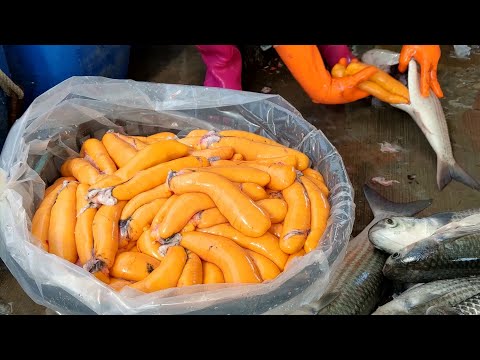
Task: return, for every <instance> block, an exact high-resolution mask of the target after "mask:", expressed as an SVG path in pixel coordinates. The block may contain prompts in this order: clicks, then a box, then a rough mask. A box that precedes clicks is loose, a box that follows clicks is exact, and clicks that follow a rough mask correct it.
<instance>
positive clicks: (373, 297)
mask: <svg viewBox="0 0 480 360" xmlns="http://www.w3.org/2000/svg"><path fill="white" fill-rule="evenodd" d="M363 190H364V193H365V196H366V199H367V201H368V203H369V205H370V208H371V209H372V211H373V214H374V219H373V220H372V221H371V222H370V224H368V225H367V227H366V228H365V229H364V230H363V231H362V232H361V233H360V234H358V235H357V236H356V237H355V238H353V239H352V240H350V242H349V244H348V247H347V252H346V255H345V258H344V260H343V262H342V263H341V264H340V265H339V266H338V267H337V269H336V270H335V271H334V273H333V275H332V277H331V280H330V285H329V287H328V289H327V291H326V293H325V295H324V296H322V298H320V299H319V300H318V301H316V302H313V303H311V304H309V305H307V306H304V307H302V308H301V309H299V310H298V311H296V312H295V313H294V314H319V315H367V314H370V313H371V312H372V311H373V310H374V309H375V308H376V306H377V304H378V302H379V300H380V298H381V295H382V292H383V290H384V286H383V285H384V283H385V278H384V276H383V274H382V268H383V265H384V263H385V260H386V258H387V256H386V254H384V253H383V252H381V251H378V250H377V249H375V248H374V247H373V245H372V244H371V243H370V242H369V241H368V231H369V229H370V227H371V226H373V225H374V224H375V223H377V222H378V221H380V220H381V219H384V218H386V217H390V216H393V215H414V214H416V213H418V212H420V211H422V210H423V209H425V208H426V207H428V206H429V205H430V204H431V200H420V201H414V202H410V203H393V202H391V201H389V200H387V199H385V198H383V197H382V196H380V195H379V194H378V193H376V192H375V191H374V190H373V189H371V188H370V187H369V186H367V185H365V186H364V189H363Z"/></svg>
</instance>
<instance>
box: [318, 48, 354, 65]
mask: <svg viewBox="0 0 480 360" xmlns="http://www.w3.org/2000/svg"><path fill="white" fill-rule="evenodd" d="M318 48H319V49H320V53H321V54H322V57H323V59H324V61H325V62H326V63H327V64H328V66H330V68H332V67H333V66H334V65H335V64H337V63H338V62H339V61H340V59H341V58H345V59H347V64H350V61H352V59H355V56H354V55H353V54H352V52H351V51H350V49H349V48H348V46H347V45H318Z"/></svg>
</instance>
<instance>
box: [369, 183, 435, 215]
mask: <svg viewBox="0 0 480 360" xmlns="http://www.w3.org/2000/svg"><path fill="white" fill-rule="evenodd" d="M363 192H364V193H365V198H366V199H367V201H368V205H370V208H371V209H372V212H373V215H374V216H375V217H379V216H385V217H387V216H413V215H415V214H417V213H419V212H420V211H422V210H424V209H426V208H427V207H429V206H430V205H431V204H432V200H431V199H428V200H418V201H412V202H409V203H395V202H392V201H390V200H387V199H385V198H384V197H383V196H381V195H380V194H379V193H377V192H376V191H375V190H373V189H372V188H371V187H370V186H368V185H366V184H365V185H364V186H363Z"/></svg>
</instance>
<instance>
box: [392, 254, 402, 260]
mask: <svg viewBox="0 0 480 360" xmlns="http://www.w3.org/2000/svg"><path fill="white" fill-rule="evenodd" d="M399 257H400V253H399V252H396V253H394V254H393V255H392V259H398V258H399Z"/></svg>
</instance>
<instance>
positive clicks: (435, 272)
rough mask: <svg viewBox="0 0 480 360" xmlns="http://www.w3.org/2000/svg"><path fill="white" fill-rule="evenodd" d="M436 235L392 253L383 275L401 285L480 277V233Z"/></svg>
mask: <svg viewBox="0 0 480 360" xmlns="http://www.w3.org/2000/svg"><path fill="white" fill-rule="evenodd" d="M453 232H455V233H457V235H456V236H453V237H451V236H449V233H448V232H447V233H441V234H439V235H432V236H430V237H428V238H426V239H423V240H420V241H418V242H416V243H414V244H411V245H409V246H407V247H405V248H404V249H402V250H400V251H398V252H396V253H394V254H392V255H391V256H390V257H389V258H388V259H387V261H386V263H385V266H384V268H383V274H384V275H385V276H386V277H387V278H389V279H392V280H396V281H401V282H417V283H419V282H427V281H435V280H440V279H451V278H457V277H465V276H471V275H480V232H476V233H473V234H470V235H464V236H458V230H453Z"/></svg>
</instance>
